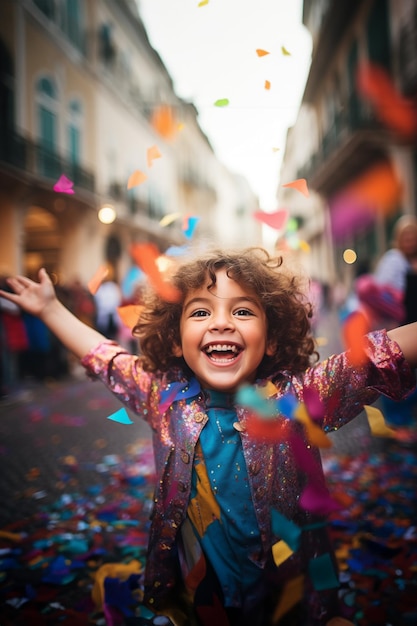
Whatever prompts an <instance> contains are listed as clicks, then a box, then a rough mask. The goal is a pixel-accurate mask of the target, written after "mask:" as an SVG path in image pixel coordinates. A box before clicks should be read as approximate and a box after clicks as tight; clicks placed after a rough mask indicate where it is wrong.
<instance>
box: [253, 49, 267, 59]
mask: <svg viewBox="0 0 417 626" xmlns="http://www.w3.org/2000/svg"><path fill="white" fill-rule="evenodd" d="M256 54H257V55H258V57H264V56H266V55H267V54H269V52H267V51H266V50H262V48H257V49H256Z"/></svg>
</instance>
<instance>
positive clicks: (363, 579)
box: [0, 320, 417, 626]
mask: <svg viewBox="0 0 417 626" xmlns="http://www.w3.org/2000/svg"><path fill="white" fill-rule="evenodd" d="M324 323H325V324H326V323H329V320H327V322H326V320H325V321H324ZM328 330H329V329H328ZM327 348H328V350H329V351H332V348H333V346H331V345H328V346H327ZM324 350H326V347H325V348H324ZM120 408H121V406H120V404H119V402H118V401H117V400H116V399H115V398H113V396H112V395H111V394H110V393H109V392H108V391H107V390H106V389H105V388H104V387H103V386H102V385H101V384H100V383H98V382H92V381H90V380H88V379H87V378H86V377H85V376H83V375H81V376H77V377H75V378H69V379H66V380H63V381H55V382H48V383H42V384H40V383H37V384H30V383H29V384H27V385H26V386H25V387H24V389H23V391H22V392H21V393H20V394H18V395H17V396H15V397H12V398H10V399H6V400H2V401H1V403H0V433H1V444H0V497H1V504H2V506H1V510H0V554H1V558H0V565H1V567H0V602H1V612H0V615H1V620H0V624H1V626H9V625H11V624H13V625H18V626H19V625H22V626H30V625H32V624H33V625H34V626H43V625H44V624H45V625H54V626H55V625H56V624H61V623H62V624H64V626H72V625H75V624H76V625H77V626H83V625H87V624H89V625H90V626H91V624H96V625H105V624H106V625H108V624H115V625H116V624H128V625H130V626H133V625H139V624H151V623H153V622H152V621H151V619H152V615H151V614H150V613H149V611H146V610H145V609H144V608H143V607H140V605H139V608H137V607H136V608H135V607H134V606H133V607H132V605H131V598H132V597H135V598H139V599H140V585H141V579H140V572H141V571H142V569H143V564H144V558H145V547H146V541H147V530H148V523H149V522H148V518H149V513H150V510H151V500H152V489H153V458H152V451H151V444H150V431H149V429H148V427H147V426H146V425H145V424H143V423H142V422H141V421H140V420H139V419H138V417H137V416H133V415H130V414H129V415H130V417H131V419H132V420H133V422H134V423H133V424H122V423H120V422H117V421H113V420H112V419H108V417H109V416H111V415H112V414H114V413H115V412H116V411H118V410H119V409H120ZM323 460H324V466H325V471H326V475H327V479H328V483H329V488H330V491H331V493H332V494H335V496H336V497H337V498H339V500H341V501H343V508H342V509H341V510H339V511H336V512H335V513H333V514H332V515H331V523H330V531H331V534H332V537H333V540H334V542H335V545H336V548H337V556H338V559H339V564H340V567H341V582H342V588H341V597H342V602H343V607H344V616H345V617H347V618H349V619H351V620H352V621H353V622H354V623H355V624H358V625H360V626H369V625H373V624H375V625H381V626H388V625H389V624H392V625H393V626H411V625H412V624H415V623H417V530H416V519H417V502H416V495H415V493H416V484H417V454H416V449H415V448H412V447H411V446H406V445H403V444H400V443H399V442H396V441H386V440H382V441H381V440H379V441H378V440H376V439H375V438H373V437H372V436H371V433H370V429H369V426H368V424H367V422H366V419H365V418H364V417H363V416H360V417H359V418H357V419H356V420H354V422H352V423H351V424H349V425H347V426H346V427H344V428H343V429H341V431H339V432H338V433H337V434H336V436H335V437H334V445H333V447H332V448H330V449H328V450H325V451H324V453H323ZM109 564H110V565H112V564H113V565H114V566H116V565H117V564H119V565H120V564H121V565H123V567H125V568H127V572H128V574H131V576H130V578H129V580H130V581H131V582H132V581H135V586H136V587H137V596H135V595H133V596H132V595H131V593H133V592H131V590H129V598H130V603H129V602H128V601H126V595H125V592H126V589H118V590H117V592H116V591H115V590H113V592H114V593H113V597H114V602H115V609H114V611H115V613H114V615H113V617H112V618H111V620H113V621H110V617H109V615H108V614H107V615H104V614H103V612H102V610H101V609H102V606H100V601H98V602H97V598H98V599H100V590H99V585H98V583H97V582H95V581H97V572H99V571H100V568H104V567H106V566H107V567H109ZM129 568H130V569H129ZM103 571H105V570H103V569H102V570H101V572H103ZM109 572H110V573H109V574H108V575H109V576H111V575H112V573H111V572H112V570H109ZM134 576H136V578H134ZM113 580H115V579H113ZM159 619H161V618H159ZM117 620H119V621H117ZM156 623H157V622H156Z"/></svg>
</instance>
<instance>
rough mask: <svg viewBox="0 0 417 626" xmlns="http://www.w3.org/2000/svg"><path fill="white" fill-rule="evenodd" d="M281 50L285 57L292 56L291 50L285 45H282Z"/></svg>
mask: <svg viewBox="0 0 417 626" xmlns="http://www.w3.org/2000/svg"><path fill="white" fill-rule="evenodd" d="M281 52H282V54H283V55H284V56H285V57H290V56H291V52H289V51H288V50H287V48H286V47H285V46H281Z"/></svg>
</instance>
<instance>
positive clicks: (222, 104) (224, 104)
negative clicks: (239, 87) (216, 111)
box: [214, 98, 229, 107]
mask: <svg viewBox="0 0 417 626" xmlns="http://www.w3.org/2000/svg"><path fill="white" fill-rule="evenodd" d="M228 104H229V100H228V98H220V100H216V102H215V103H214V106H215V107H227V105H228Z"/></svg>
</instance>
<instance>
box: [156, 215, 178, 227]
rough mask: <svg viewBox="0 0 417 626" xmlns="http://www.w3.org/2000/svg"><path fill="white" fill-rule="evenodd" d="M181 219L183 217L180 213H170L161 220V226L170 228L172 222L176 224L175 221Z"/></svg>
mask: <svg viewBox="0 0 417 626" xmlns="http://www.w3.org/2000/svg"><path fill="white" fill-rule="evenodd" d="M179 217H181V213H178V212H176V213H168V214H167V215H164V217H163V218H161V219H160V220H159V225H160V226H169V224H172V222H175V220H177V219H178V218H179Z"/></svg>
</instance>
